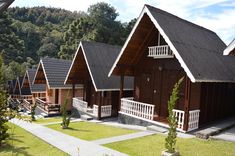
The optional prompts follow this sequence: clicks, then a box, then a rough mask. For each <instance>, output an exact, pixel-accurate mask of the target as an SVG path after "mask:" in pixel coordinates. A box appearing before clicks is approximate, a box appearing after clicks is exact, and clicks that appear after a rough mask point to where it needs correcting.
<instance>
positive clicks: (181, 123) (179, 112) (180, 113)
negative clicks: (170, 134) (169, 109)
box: [173, 109, 184, 130]
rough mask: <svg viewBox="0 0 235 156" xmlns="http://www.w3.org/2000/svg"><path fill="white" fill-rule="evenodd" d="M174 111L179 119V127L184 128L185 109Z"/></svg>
mask: <svg viewBox="0 0 235 156" xmlns="http://www.w3.org/2000/svg"><path fill="white" fill-rule="evenodd" d="M173 113H174V114H175V117H176V119H177V123H178V125H177V128H179V129H181V130H183V128H184V111H182V110H178V109H173Z"/></svg>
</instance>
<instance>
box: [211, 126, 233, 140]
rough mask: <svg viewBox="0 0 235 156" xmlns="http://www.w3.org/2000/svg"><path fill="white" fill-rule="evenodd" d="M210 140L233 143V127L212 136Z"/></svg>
mask: <svg viewBox="0 0 235 156" xmlns="http://www.w3.org/2000/svg"><path fill="white" fill-rule="evenodd" d="M211 138H212V139H219V140H225V141H232V142H235V127H233V128H231V129H228V130H226V131H224V132H222V133H220V134H218V135H215V136H212V137H211Z"/></svg>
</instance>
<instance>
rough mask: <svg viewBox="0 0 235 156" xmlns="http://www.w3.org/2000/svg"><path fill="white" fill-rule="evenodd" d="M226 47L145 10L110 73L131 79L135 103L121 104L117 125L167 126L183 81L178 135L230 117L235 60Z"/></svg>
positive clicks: (176, 19)
mask: <svg viewBox="0 0 235 156" xmlns="http://www.w3.org/2000/svg"><path fill="white" fill-rule="evenodd" d="M225 48H226V45H225V44H224V43H223V41H222V40H221V39H220V38H219V37H218V36H217V35H216V33H214V32H212V31H210V30H208V29H206V28H203V27H200V26H198V25H196V24H193V23H191V22H188V21H186V20H184V19H181V18H179V17H177V16H174V15H172V14H170V13H167V12H165V11H163V10H160V9H157V8H155V7H152V6H149V5H145V6H144V8H143V10H142V12H141V14H140V16H139V18H138V20H137V22H136V24H135V26H134V28H133V30H132V31H131V33H130V35H129V37H128V39H127V40H126V42H125V44H124V46H123V47H122V49H121V51H120V53H119V55H118V57H117V59H116V61H115V63H114V64H113V66H112V69H111V71H110V72H109V76H110V75H119V76H120V77H121V79H123V77H125V76H134V100H128V99H125V98H123V99H121V111H120V112H119V119H120V121H123V122H125V123H130V124H132V123H136V124H143V123H145V124H146V125H148V124H156V125H160V126H164V127H168V125H167V120H166V119H167V116H168V110H167V101H168V100H169V96H170V94H171V92H172V89H173V86H174V84H175V83H176V82H177V81H178V80H179V79H180V78H181V77H183V76H184V82H183V84H182V86H181V89H180V94H179V95H180V98H179V101H178V103H177V104H176V107H175V109H174V113H175V114H176V117H177V120H178V130H180V131H183V132H186V131H191V130H194V129H197V128H198V127H199V126H202V125H205V124H207V123H209V122H212V121H215V120H220V119H222V118H226V117H229V116H232V115H235V105H234V102H235V83H234V82H235V70H234V69H235V58H234V57H232V56H223V50H224V49H225ZM121 86H122V84H121ZM136 105H137V106H136Z"/></svg>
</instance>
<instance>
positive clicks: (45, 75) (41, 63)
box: [33, 59, 51, 89]
mask: <svg viewBox="0 0 235 156" xmlns="http://www.w3.org/2000/svg"><path fill="white" fill-rule="evenodd" d="M40 65H41V66H42V70H43V74H44V77H45V79H46V82H47V86H48V88H49V89H51V87H50V84H49V81H48V78H47V74H46V72H45V68H44V65H43V62H42V59H41V60H40V62H39V64H38V67H37V70H36V73H35V76H34V79H33V84H34V82H35V79H36V76H37V74H38V70H39V68H40Z"/></svg>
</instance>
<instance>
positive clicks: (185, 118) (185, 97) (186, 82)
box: [183, 76, 191, 131]
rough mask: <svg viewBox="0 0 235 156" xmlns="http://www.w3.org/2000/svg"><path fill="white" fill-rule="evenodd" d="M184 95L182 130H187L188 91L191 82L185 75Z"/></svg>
mask: <svg viewBox="0 0 235 156" xmlns="http://www.w3.org/2000/svg"><path fill="white" fill-rule="evenodd" d="M185 77H186V78H185V96H184V127H183V130H185V131H187V130H188V122H189V106H190V93H191V82H190V79H189V78H188V77H187V76H185Z"/></svg>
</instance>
